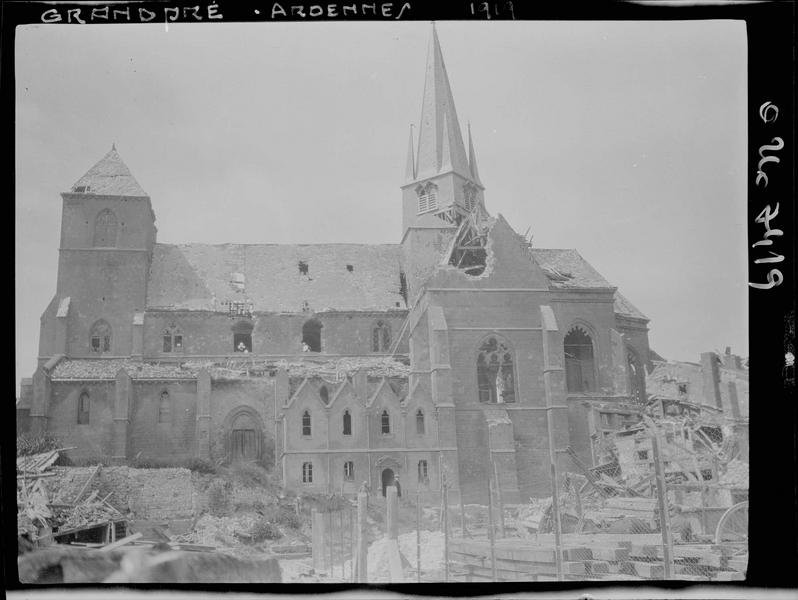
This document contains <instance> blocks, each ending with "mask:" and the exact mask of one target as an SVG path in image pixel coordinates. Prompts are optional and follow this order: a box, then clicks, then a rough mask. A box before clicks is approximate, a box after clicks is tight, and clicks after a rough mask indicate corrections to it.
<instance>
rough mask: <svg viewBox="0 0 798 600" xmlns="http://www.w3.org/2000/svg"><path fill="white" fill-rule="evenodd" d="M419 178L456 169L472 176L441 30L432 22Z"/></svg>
mask: <svg viewBox="0 0 798 600" xmlns="http://www.w3.org/2000/svg"><path fill="white" fill-rule="evenodd" d="M416 156H417V159H418V163H417V165H416V169H415V175H416V177H417V178H418V179H422V178H425V177H431V176H434V175H437V174H439V173H444V172H448V171H454V172H455V173H458V174H459V175H462V176H463V177H466V178H469V179H470V178H471V177H470V168H469V164H468V156H467V155H466V149H465V144H463V134H462V133H461V131H460V122H459V121H458V120H457V111H456V110H455V108H454V98H453V97H452V90H451V87H450V86H449V77H448V76H447V75H446V66H445V65H444V63H443V53H442V52H441V45H440V42H439V41H438V32H437V31H436V29H435V25H434V24H433V25H432V37H431V38H430V43H429V50H428V51H427V71H426V76H425V80H424V100H423V102H422V104H421V123H420V127H419V132H418V153H417V155H416Z"/></svg>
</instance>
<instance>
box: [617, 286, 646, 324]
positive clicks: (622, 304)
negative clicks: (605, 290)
mask: <svg viewBox="0 0 798 600" xmlns="http://www.w3.org/2000/svg"><path fill="white" fill-rule="evenodd" d="M615 312H616V313H617V314H619V315H623V316H625V317H632V318H634V319H646V320H648V317H647V316H646V315H644V314H643V313H641V312H640V311H639V310H638V309H637V308H636V307H635V305H634V304H632V303H631V302H629V300H628V299H627V298H626V296H624V295H623V294H621V293H620V292H615Z"/></svg>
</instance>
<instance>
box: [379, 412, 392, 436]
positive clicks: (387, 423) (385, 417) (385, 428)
mask: <svg viewBox="0 0 798 600" xmlns="http://www.w3.org/2000/svg"><path fill="white" fill-rule="evenodd" d="M380 429H381V431H382V433H383V435H387V434H389V433H391V416H390V415H389V414H388V411H387V410H384V411H382V416H381V417H380Z"/></svg>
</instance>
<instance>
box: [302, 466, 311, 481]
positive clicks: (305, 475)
mask: <svg viewBox="0 0 798 600" xmlns="http://www.w3.org/2000/svg"><path fill="white" fill-rule="evenodd" d="M302 483H313V463H309V462H306V463H302Z"/></svg>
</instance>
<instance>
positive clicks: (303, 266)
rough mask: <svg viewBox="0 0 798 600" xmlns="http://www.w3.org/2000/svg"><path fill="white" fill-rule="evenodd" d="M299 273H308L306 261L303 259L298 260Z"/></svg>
mask: <svg viewBox="0 0 798 600" xmlns="http://www.w3.org/2000/svg"><path fill="white" fill-rule="evenodd" d="M299 274H300V275H307V274H308V263H306V262H305V261H304V260H300V261H299Z"/></svg>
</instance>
